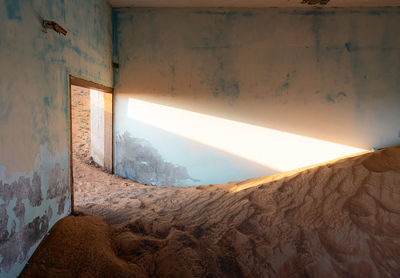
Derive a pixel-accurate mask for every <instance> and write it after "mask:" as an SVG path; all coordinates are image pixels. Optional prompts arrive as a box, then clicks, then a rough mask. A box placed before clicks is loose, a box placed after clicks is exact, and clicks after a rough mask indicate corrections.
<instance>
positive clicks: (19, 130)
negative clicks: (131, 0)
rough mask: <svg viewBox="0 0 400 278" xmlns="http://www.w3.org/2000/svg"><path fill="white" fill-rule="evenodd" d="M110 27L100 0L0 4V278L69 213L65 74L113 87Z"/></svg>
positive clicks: (16, 268)
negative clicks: (52, 25) (55, 26)
mask: <svg viewBox="0 0 400 278" xmlns="http://www.w3.org/2000/svg"><path fill="white" fill-rule="evenodd" d="M41 19H47V20H54V21H56V22H57V23H59V24H60V25H61V26H63V27H64V28H65V29H66V30H67V31H68V34H67V36H66V37H64V36H60V35H59V34H57V33H55V32H47V33H44V32H43V31H42V26H41ZM111 28H112V24H111V7H110V5H109V4H108V3H107V2H106V1H103V0H88V1H78V0H69V1H64V0H55V1H45V0H12V1H11V0H0V30H2V31H1V33H0V56H1V57H2V61H1V65H0V223H1V225H0V277H16V276H18V274H19V272H20V271H21V270H22V268H23V267H24V265H25V263H26V262H27V261H28V259H29V257H30V255H31V254H32V252H33V251H34V250H35V248H36V246H37V245H38V244H39V242H40V240H41V239H42V237H43V236H44V235H45V234H46V233H47V231H48V230H49V229H50V228H51V226H52V225H53V224H54V223H55V222H56V221H57V220H58V219H60V218H61V217H63V216H65V215H67V214H68V213H69V212H70V196H71V194H70V178H69V175H70V165H69V164H70V163H69V154H68V150H69V109H68V90H69V88H68V86H69V82H68V80H69V74H72V75H75V76H78V77H81V78H84V79H88V80H91V81H94V82H97V83H100V84H103V85H106V86H111V85H112V83H113V78H112V68H111V55H112V38H111V32H112V29H111Z"/></svg>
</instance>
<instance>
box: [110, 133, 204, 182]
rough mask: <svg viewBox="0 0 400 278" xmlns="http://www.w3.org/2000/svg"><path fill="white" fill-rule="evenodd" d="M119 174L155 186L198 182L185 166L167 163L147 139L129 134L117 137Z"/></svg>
mask: <svg viewBox="0 0 400 278" xmlns="http://www.w3.org/2000/svg"><path fill="white" fill-rule="evenodd" d="M116 145H117V153H118V154H119V156H118V162H117V167H116V168H117V169H118V173H119V174H120V175H122V176H124V177H127V178H129V179H133V180H136V181H139V182H144V183H150V184H154V185H165V186H167V185H173V184H179V183H182V182H189V183H190V182H192V183H194V182H198V181H199V180H196V179H194V178H192V177H190V175H189V173H188V171H187V169H186V168H185V167H183V166H179V165H174V164H173V163H170V162H167V161H165V160H164V159H163V158H162V156H161V154H160V153H159V152H158V151H157V150H156V149H155V148H154V147H153V146H152V145H151V143H150V142H148V141H147V140H145V139H141V138H135V137H132V136H131V134H130V133H129V132H127V131H126V132H125V133H124V134H122V135H118V136H117V140H116Z"/></svg>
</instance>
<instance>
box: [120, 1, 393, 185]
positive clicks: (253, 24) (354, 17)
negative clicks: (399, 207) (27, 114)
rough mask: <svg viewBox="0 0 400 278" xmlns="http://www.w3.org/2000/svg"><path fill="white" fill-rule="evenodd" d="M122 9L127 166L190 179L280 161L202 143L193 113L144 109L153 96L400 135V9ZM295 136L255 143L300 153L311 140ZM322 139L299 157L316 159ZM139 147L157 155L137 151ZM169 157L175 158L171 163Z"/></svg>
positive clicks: (209, 179) (173, 104) (245, 173)
mask: <svg viewBox="0 0 400 278" xmlns="http://www.w3.org/2000/svg"><path fill="white" fill-rule="evenodd" d="M113 17H114V19H113V25H114V28H115V30H117V31H116V32H115V34H114V42H115V48H114V57H115V59H116V60H118V61H119V69H118V70H117V74H116V76H115V86H116V87H115V94H116V109H115V111H116V114H115V116H116V123H115V127H116V136H117V137H116V140H115V142H116V153H115V155H116V157H115V163H116V165H115V167H116V172H117V173H120V174H122V175H124V176H127V177H131V178H134V179H138V180H139V181H143V182H153V183H156V184H171V183H173V184H178V185H190V184H204V183H218V182H226V181H229V180H235V179H244V178H249V177H252V176H263V175H268V174H272V173H276V172H277V171H278V170H277V169H275V168H274V167H270V168H269V167H265V165H264V166H263V165H259V163H255V162H254V161H249V160H248V159H247V158H244V157H242V156H237V155H233V153H235V152H234V151H232V152H231V150H229V149H226V148H224V146H223V144H222V148H221V149H218V148H216V147H215V146H214V145H212V144H208V143H209V142H207V141H206V140H205V141H204V140H203V141H201V143H200V142H199V140H197V136H189V135H188V134H189V133H190V132H191V131H190V127H191V126H192V127H195V126H196V125H195V124H194V123H193V125H191V123H189V119H188V118H186V117H185V116H182V121H186V123H185V124H187V126H188V129H187V133H185V131H183V132H181V133H179V134H178V133H177V130H178V128H176V127H173V126H172V127H171V130H169V129H168V128H167V127H166V125H164V126H161V125H159V124H157V122H160V121H163V120H164V119H162V118H159V119H157V114H158V113H157V112H156V108H154V109H155V110H154V111H155V113H152V115H154V121H152V122H151V121H150V120H148V118H149V117H148V115H147V114H146V118H147V119H146V118H145V117H141V115H139V114H140V113H142V112H143V113H147V112H148V110H146V109H143V110H140V109H139V110H138V107H139V106H138V105H136V106H135V102H136V103H138V104H140V103H142V102H143V101H144V102H145V103H146V105H147V104H151V105H153V104H155V105H162V107H164V108H162V109H164V110H163V111H164V112H165V113H167V111H169V110H168V109H169V108H172V109H180V110H182V111H189V112H195V113H198V114H199V115H203V116H204V115H207V116H213V117H216V118H218V119H228V120H231V121H233V122H237V123H245V124H250V125H252V126H256V127H259V128H264V129H265V130H268V132H272V133H273V132H274V131H276V132H277V134H278V133H279V134H281V135H282V134H286V135H287V134H290V135H296V136H297V135H299V136H301V137H294V138H303V139H304V140H308V139H310V138H311V139H317V140H319V141H321V142H329V143H335V144H340V145H342V146H345V147H351V148H354V149H370V148H372V147H378V148H379V147H384V146H391V145H396V144H399V143H400V109H399V107H400V78H399V76H400V37H399V36H398V31H397V30H399V29H400V9H399V8H391V7H387V8H374V9H343V8H336V9H326V8H324V9H293V8H292V9H289V8H287V9H285V8H269V9H254V10H252V9H247V10H246V9H228V10H227V9H173V8H171V9H168V8H164V9H155V8H153V9H148V8H136V9H133V8H130V9H116V10H115V11H114V13H113ZM138 100H139V102H138ZM131 104H132V105H131ZM146 107H157V106H154V105H153V106H150V105H147V106H146ZM160 107H161V106H160ZM139 111H142V112H139ZM175 112H176V113H178V112H177V110H176V111H175ZM175 112H174V113H175ZM176 113H175V114H176ZM129 115H131V116H132V117H129ZM163 115H164V114H163ZM165 115H166V114H165ZM182 115H191V114H185V113H184V112H182ZM193 115H194V114H193ZM150 116H151V115H150ZM199 117H200V116H199ZM178 121H181V120H178ZM165 123H167V125H168V126H169V123H168V122H165ZM280 132H283V133H280ZM272 133H271V134H272ZM210 134H211V133H210ZM197 135H199V134H198V133H197ZM200 135H201V134H200ZM224 136H225V137H224ZM282 136H285V135H282ZM210 137H211V136H210ZM222 137H224V138H223V140H225V142H227V143H229V142H230V141H232V140H233V139H234V138H233V137H232V136H230V135H229V134H226V135H223V136H222ZM248 137H252V135H251V134H249V135H248ZM250 139H251V140H250ZM250 139H249V140H248V141H247V140H243V143H242V145H244V146H245V145H249V144H252V143H251V142H253V141H252V139H254V138H250ZM210 140H211V139H210ZM296 140H297V139H296ZM296 140H295V141H294V142H293V144H292V143H285V144H283V143H282V142H289V141H282V142H280V141H279V140H278V141H276V140H275V141H273V142H272V141H269V140H268V139H266V140H264V141H263V142H262V143H261V144H259V145H258V146H257V147H258V148H259V149H260V151H261V150H262V149H263V148H264V147H265V146H268V147H269V148H271V149H275V150H279V151H281V153H282V154H285V155H287V157H288V158H289V159H287V161H290V160H291V155H292V154H293V158H296V157H295V156H296V152H297V151H302V150H301V147H300V145H299V147H298V148H297V149H296V146H297V145H296V144H297V143H298V142H300V141H301V140H300V139H299V140H297V141H296ZM312 142H314V141H312ZM271 144H272V145H273V146H270V145H271ZM129 145H131V147H130V148H129V147H127V146H129ZM312 145H313V144H312V143H311V147H310V149H308V150H307V151H306V152H305V153H302V154H301V155H297V156H302V157H303V158H307V156H308V154H311V152H312V151H313V147H312ZM140 146H141V148H143V149H151V150H152V151H151V152H146V154H149V153H153V154H154V155H152V156H151V157H147V156H148V155H146V156H138V155H137V151H136V152H135V151H134V150H137V149H138V148H140ZM288 147H291V148H292V149H291V150H290V154H286V152H288V151H287V149H288ZM326 149H329V148H326ZM134 152H135V154H133V153H134ZM322 152H323V149H322ZM130 154H132V155H131V157H130ZM277 154H278V156H279V152H277ZM338 155H339V154H338ZM265 157H268V153H266V155H265ZM297 158H299V157H297ZM271 159H272V160H273V159H276V157H275V156H272V155H271ZM300 159H301V157H300ZM163 164H168V165H170V166H171V165H172V166H171V167H172V168H171V167H166V168H165V169H168V170H165V171H163V170H162V167H161V166H160V165H163ZM154 165H156V166H154ZM140 169H141V171H139V170H140ZM171 169H181V170H179V171H172V170H171ZM144 172H146V173H148V174H146V175H144V174H143V173H144ZM166 176H167V177H168V178H166Z"/></svg>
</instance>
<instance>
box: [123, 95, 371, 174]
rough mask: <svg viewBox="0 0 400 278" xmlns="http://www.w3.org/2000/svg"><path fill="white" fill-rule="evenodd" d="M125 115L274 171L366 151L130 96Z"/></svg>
mask: <svg viewBox="0 0 400 278" xmlns="http://www.w3.org/2000/svg"><path fill="white" fill-rule="evenodd" d="M127 116H128V117H129V118H131V119H135V120H137V121H140V122H143V123H146V124H148V125H151V126H154V127H157V128H160V129H163V130H166V131H168V132H170V133H173V134H176V135H179V136H182V137H184V138H188V139H190V140H193V141H196V142H199V143H202V144H205V145H208V146H211V147H214V148H216V149H219V150H223V151H225V152H229V153H231V154H233V155H236V156H239V157H242V158H245V159H247V160H250V161H253V162H256V163H258V164H261V165H264V166H266V167H269V168H273V169H276V170H277V171H289V170H293V169H297V168H301V167H305V166H309V165H313V164H317V163H321V162H324V161H328V160H331V159H335V158H338V157H341V156H346V155H351V154H355V153H359V152H362V151H365V150H363V149H360V148H355V147H351V146H346V145H341V144H337V143H332V142H327V141H323V140H319V139H315V138H310V137H306V136H300V135H297V134H291V133H287V132H282V131H278V130H273V129H269V128H264V127H259V126H255V125H250V124H246V123H242V122H236V121H232V120H227V119H222V118H218V117H214V116H209V115H205V114H200V113H196V112H191V111H187V110H183V109H178V108H173V107H169V106H164V105H160V104H155V103H150V102H146V101H143V100H139V99H135V98H130V99H129V102H128V111H127Z"/></svg>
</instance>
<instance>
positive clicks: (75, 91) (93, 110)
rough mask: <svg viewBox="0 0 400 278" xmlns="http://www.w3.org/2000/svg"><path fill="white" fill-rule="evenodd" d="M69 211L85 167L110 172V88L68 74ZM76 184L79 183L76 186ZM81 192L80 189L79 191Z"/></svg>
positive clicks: (111, 149) (111, 127)
mask: <svg viewBox="0 0 400 278" xmlns="http://www.w3.org/2000/svg"><path fill="white" fill-rule="evenodd" d="M69 91H70V98H69V100H70V105H69V106H70V161H71V211H72V212H74V206H75V203H74V199H75V198H74V196H75V195H76V193H77V192H76V190H82V188H87V187H85V186H79V185H82V183H85V179H86V180H87V175H89V173H90V171H88V169H89V168H88V167H96V168H98V169H99V170H101V171H104V172H107V173H113V95H112V92H113V90H112V88H109V87H105V86H102V85H100V84H96V83H93V82H90V81H86V80H83V79H80V78H76V77H72V76H70V90H69ZM77 185H78V186H77ZM79 193H81V192H79Z"/></svg>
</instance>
